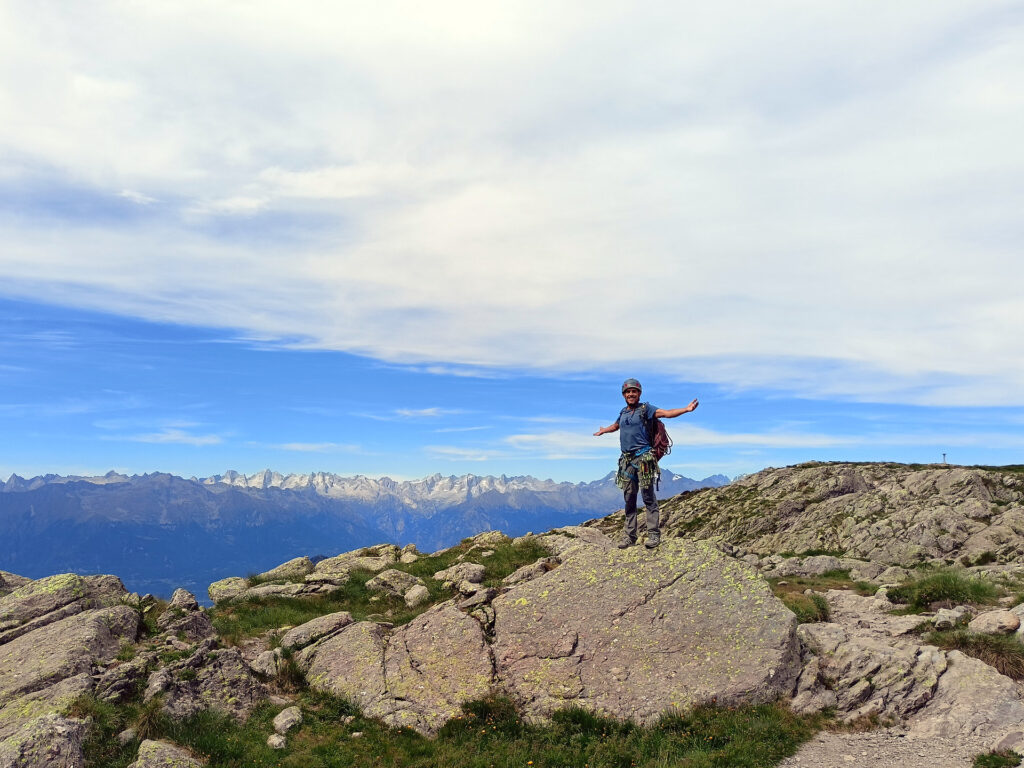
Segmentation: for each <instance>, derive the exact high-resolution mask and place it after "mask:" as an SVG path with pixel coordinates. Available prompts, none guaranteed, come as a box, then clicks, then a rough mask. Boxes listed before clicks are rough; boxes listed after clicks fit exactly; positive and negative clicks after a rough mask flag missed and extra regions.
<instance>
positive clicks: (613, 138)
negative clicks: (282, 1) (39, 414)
mask: <svg viewBox="0 0 1024 768" xmlns="http://www.w3.org/2000/svg"><path fill="white" fill-rule="evenodd" d="M738 17H742V18H743V19H745V23H744V24H743V25H739V24H737V23H736V21H735V20H736V18H738ZM125 30H130V31H131V34H125V33H124V31H125ZM0 66H3V67H4V69H5V71H7V72H15V73H18V75H19V76H18V77H10V78H7V79H6V80H5V83H4V87H3V89H2V90H0V147H2V148H3V149H4V152H2V153H0V156H3V157H6V158H8V159H7V160H4V161H0V185H3V187H4V188H5V189H9V190H12V192H13V193H14V194H17V192H18V191H19V190H20V189H22V188H23V187H27V186H31V185H33V184H35V185H38V184H39V183H41V182H40V179H44V180H45V181H46V183H47V184H49V185H56V186H58V187H62V188H63V187H66V188H67V189H69V190H73V191H75V193H76V194H77V193H80V194H86V191H87V192H88V194H91V195H95V196H96V197H97V198H99V199H100V200H102V199H106V197H109V198H118V197H119V196H120V198H122V199H128V200H130V201H134V202H136V203H139V205H138V209H139V210H140V211H141V212H140V213H139V214H138V215H145V216H147V217H150V218H147V219H145V220H144V221H143V223H139V221H137V220H135V219H132V220H131V221H128V222H125V223H124V224H123V225H122V224H121V223H119V222H118V221H117V220H116V218H114V219H110V220H108V219H102V218H95V219H91V220H89V221H85V222H83V221H80V220H70V221H67V222H61V225H60V226H54V225H53V224H54V222H53V219H54V218H59V217H60V215H61V214H60V211H59V210H58V207H57V206H53V207H49V206H48V205H47V204H46V202H45V199H43V200H42V201H41V202H39V203H38V204H37V209H33V210H32V211H29V212H28V213H25V214H23V215H20V217H19V218H17V219H13V220H12V219H7V220H5V247H4V250H3V252H2V253H0V283H2V285H3V287H2V288H0V291H2V292H4V293H6V294H9V295H17V296H29V297H32V298H36V299H43V300H51V301H57V302H61V303H74V304H78V305H83V306H89V307H94V308H98V309H103V310H112V311H116V312H122V313H125V314H130V315H138V316H143V317H147V318H150V319H156V320H161V321H173V322H183V323H195V322H201V323H203V324H208V325H217V326H222V327H225V328H233V329H242V330H244V331H245V332H247V333H250V334H252V335H253V336H255V337H258V338H263V339H269V340H273V339H287V340H289V341H291V342H295V343H298V344H302V345H307V346H317V347H326V348H332V349H344V350H348V351H352V352H356V353H359V354H364V355H368V356H372V357H375V358H378V359H382V360H386V361H389V362H397V363H414V364H418V365H422V366H425V367H426V368H428V369H429V368H431V367H435V366H436V368H437V370H439V371H451V370H456V371H461V372H464V373H465V374H467V375H477V372H481V373H483V374H484V375H486V372H487V371H488V369H494V368H496V367H502V366H510V367H527V368H541V369H547V370H557V371H569V370H580V369H594V368H603V367H608V366H612V365H615V366H619V365H622V364H627V363H631V362H632V363H636V362H638V361H643V362H644V365H645V366H647V367H649V368H657V369H660V370H662V371H667V372H670V373H678V374H679V375H680V376H686V377H687V378H689V379H691V380H697V381H700V380H704V381H714V382H717V383H722V384H725V385H726V386H730V385H731V386H736V387H751V386H767V387H777V388H782V389H787V390H789V391H795V392H796V393H797V394H804V395H810V396H839V397H855V398H859V399H867V400H872V399H878V400H891V401H901V402H921V403H939V402H942V403H953V404H1020V403H1021V402H1022V400H1021V398H1022V397H1024V396H1022V394H1021V393H1022V392H1024V335H1022V334H1020V333H1019V332H1018V330H1019V327H1020V325H1021V322H1022V321H1024V299H1022V298H1021V294H1020V291H1019V290H1017V286H1019V285H1020V284H1021V283H1022V279H1024V262H1022V261H1021V260H1020V259H1019V258H1018V254H1017V248H1018V244H1019V242H1020V240H1021V235H1022V232H1021V223H1020V221H1021V220H1020V216H1019V211H1020V210H1021V208H1022V204H1024V181H1022V179H1024V144H1022V143H1021V142H1020V141H1019V133H1020V126H1021V125H1022V122H1024V97H1022V96H1021V89H1020V87H1019V86H1020V83H1021V82H1022V81H1024V21H1022V19H1021V18H1020V16H1019V14H1017V13H1015V4H1014V3H1012V2H1008V1H1007V2H992V3H987V4H983V5H978V4H975V3H970V2H966V1H965V0H939V1H937V2H927V3H925V2H923V1H920V2H909V3H900V4H889V5H881V4H876V5H873V6H872V7H871V12H870V13H866V12H865V11H864V8H863V7H861V6H858V5H850V4H841V3H822V4H817V5H815V6H814V7H813V8H808V6H807V5H806V4H804V3H796V2H775V3H768V4H759V5H757V6H750V5H749V4H742V5H741V4H729V3H727V4H725V5H721V4H718V5H714V6H708V5H706V4H699V3H683V4H669V5H666V6H659V7H647V6H641V7H638V6H636V5H635V4H627V3H621V2H593V3H563V4H556V5H551V4H548V5H540V4H538V5H529V4H506V5H501V6H481V5H479V4H469V3H451V4H445V5H443V6H441V7H437V6H432V7H429V8H428V7H426V6H424V7H423V8H414V7H411V6H408V5H407V4H401V5H399V4H389V3H383V4H374V5H373V7H372V8H371V7H369V6H367V7H358V8H356V7H350V6H347V5H340V6H339V5H334V4H328V3H322V4H318V3H311V4H310V5H308V6H306V7H305V10H304V12H303V13H301V14H296V13H292V12H288V11H286V10H284V9H283V6H280V5H279V4H276V3H272V2H269V1H268V2H252V3H247V4H246V5H245V7H244V8H239V7H238V6H236V5H228V4H218V3H198V2H182V3H177V4H171V5H165V4H139V5H133V6H124V5H123V4H119V3H113V2H109V3H108V2H94V3H89V4H85V5H80V6H75V7H73V8H69V7H68V6H66V5H65V4H47V3H28V2H12V3H7V4H5V5H4V6H3V8H2V9H0ZM127 115H130V116H131V119H125V117H126V116H127ZM54 169H60V171H59V173H58V171H56V170H54ZM43 198H45V195H43Z"/></svg>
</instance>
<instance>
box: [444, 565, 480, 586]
mask: <svg viewBox="0 0 1024 768" xmlns="http://www.w3.org/2000/svg"><path fill="white" fill-rule="evenodd" d="M486 572H487V568H486V567H485V566H483V565H480V564H479V563H456V564H455V565H453V566H450V567H449V568H445V569H444V570H443V571H438V572H437V573H435V574H434V580H435V581H440V582H442V583H443V585H444V586H445V587H446V588H447V587H450V586H452V585H453V584H458V583H459V582H461V581H468V582H469V583H470V584H479V583H481V582H482V581H483V580H484V574H485V573H486Z"/></svg>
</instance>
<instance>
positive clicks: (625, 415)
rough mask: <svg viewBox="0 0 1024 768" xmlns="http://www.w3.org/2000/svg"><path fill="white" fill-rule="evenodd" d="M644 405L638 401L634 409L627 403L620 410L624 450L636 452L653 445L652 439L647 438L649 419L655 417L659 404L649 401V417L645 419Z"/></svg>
mask: <svg viewBox="0 0 1024 768" xmlns="http://www.w3.org/2000/svg"><path fill="white" fill-rule="evenodd" d="M642 405H643V403H638V404H637V406H636V408H634V409H633V410H632V411H631V410H629V406H628V405H627V406H626V407H625V408H623V409H622V410H621V411H619V446H620V447H621V448H622V450H623V452H626V453H636V452H637V451H642V450H643V449H644V448H650V447H651V441H650V440H648V439H647V421H648V420H650V419H653V418H654V414H655V412H656V411H657V410H658V406H656V405H651V404H650V403H647V414H646V416H647V418H646V419H644V418H643V417H642V416H641V414H643V408H641V406H642Z"/></svg>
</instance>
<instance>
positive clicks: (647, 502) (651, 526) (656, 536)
mask: <svg viewBox="0 0 1024 768" xmlns="http://www.w3.org/2000/svg"><path fill="white" fill-rule="evenodd" d="M636 497H637V480H636V478H633V480H632V481H631V482H630V484H629V485H628V486H627V487H626V490H625V491H623V492H622V498H623V499H624V500H625V502H626V534H625V535H626V540H627V541H629V542H630V543H632V542H635V541H636ZM643 498H644V507H645V508H646V512H647V516H646V520H647V538H648V540H650V541H655V542H657V541H661V529H660V528H659V526H658V500H657V499H656V498H654V487H653V486H651V487H650V488H644V489H643Z"/></svg>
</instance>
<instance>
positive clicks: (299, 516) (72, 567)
mask: <svg viewBox="0 0 1024 768" xmlns="http://www.w3.org/2000/svg"><path fill="white" fill-rule="evenodd" d="M728 482H729V479H728V478H727V477H725V476H723V475H713V476H711V477H706V478H704V479H703V480H691V479H690V478H687V477H683V476H681V475H675V474H673V473H672V472H669V471H663V474H662V480H661V487H660V491H659V495H660V496H661V497H663V498H667V497H669V496H672V495H675V494H678V493H681V492H683V491H688V490H694V489H696V488H704V487H718V486H722V485H725V484H727V483H728ZM621 506H622V496H621V492H620V491H619V490H618V488H616V486H615V482H614V475H613V474H609V475H606V476H605V477H603V478H601V479H600V480H595V481H592V482H586V483H569V482H555V481H553V480H539V479H537V478H534V477H530V476H517V477H507V476H505V475H501V476H498V477H494V476H483V477H481V476H477V475H463V476H461V477H455V476H448V477H445V476H442V475H440V474H435V475H432V476H430V477H426V478H423V479H420V480H406V481H396V480H392V479H390V478H386V477H385V478H380V479H375V478H369V477H365V476H361V475H357V476H355V477H342V476H339V475H335V474H331V473H328V472H314V473H310V474H288V475H282V474H280V473H277V472H273V471H271V470H269V469H268V470H265V471H263V472H258V473H256V474H253V475H244V474H241V473H238V472H235V471H228V472H225V473H224V474H223V475H214V476H211V477H205V478H197V477H192V478H187V479H186V478H181V477H177V476H175V475H170V474H166V473H151V474H144V475H132V476H128V475H123V474H119V473H116V472H108V473H107V474H106V475H101V476H96V477H80V476H60V475H44V476H38V477H33V478H29V479H25V478H22V477H19V476H18V475H12V476H11V478H10V479H9V480H8V481H7V482H6V483H4V482H0V569H3V570H8V571H13V572H15V573H21V574H24V575H26V576H29V577H37V576H43V575H46V574H50V573H57V572H65V571H73V572H77V573H118V574H119V575H121V577H122V579H123V580H124V581H125V583H126V584H127V585H128V587H129V588H130V589H133V590H136V591H139V592H152V593H154V594H157V595H163V594H169V593H170V591H172V590H173V589H174V588H175V587H177V586H185V587H186V588H188V589H190V590H191V591H194V592H197V593H199V594H203V593H204V592H205V588H206V585H207V584H209V583H210V582H212V581H216V580H217V579H220V578H223V577H224V576H227V575H231V574H237V573H240V572H241V573H245V572H248V571H249V570H254V571H259V570H262V569H264V568H265V567H269V566H272V565H274V564H276V563H280V562H283V561H284V560H287V559H289V558H292V557H297V556H300V555H309V556H316V555H318V554H327V553H332V552H340V551H346V550H350V549H353V548H356V547H361V546H367V545H371V544H376V543H379V542H381V541H389V542H394V543H396V544H402V545H404V544H409V543H412V544H415V545H416V546H417V547H418V548H419V549H421V550H422V551H434V550H437V549H440V548H443V547H446V546H450V545H451V544H454V543H456V542H458V541H459V540H460V539H462V538H464V537H466V536H471V535H473V534H476V533H479V532H481V531H485V530H501V531H504V532H505V533H507V534H509V535H512V536H516V535H520V534H523V533H526V532H527V531H531V530H533V531H539V530H547V529H549V528H552V527H558V526H561V525H569V524H575V523H579V522H582V521H584V520H587V519H589V518H593V517H598V516H601V515H606V514H608V513H610V512H613V511H614V510H616V509H618V508H620V507H621Z"/></svg>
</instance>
